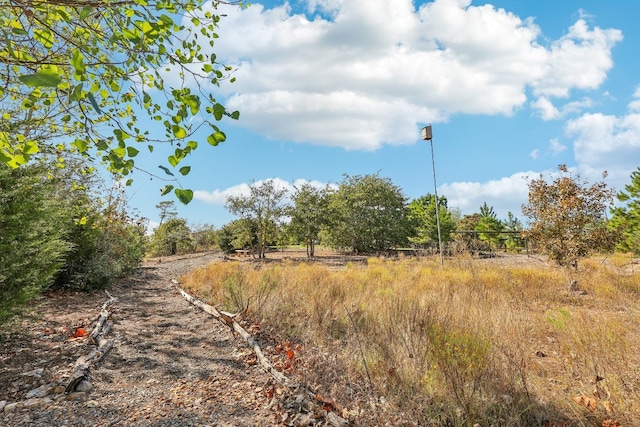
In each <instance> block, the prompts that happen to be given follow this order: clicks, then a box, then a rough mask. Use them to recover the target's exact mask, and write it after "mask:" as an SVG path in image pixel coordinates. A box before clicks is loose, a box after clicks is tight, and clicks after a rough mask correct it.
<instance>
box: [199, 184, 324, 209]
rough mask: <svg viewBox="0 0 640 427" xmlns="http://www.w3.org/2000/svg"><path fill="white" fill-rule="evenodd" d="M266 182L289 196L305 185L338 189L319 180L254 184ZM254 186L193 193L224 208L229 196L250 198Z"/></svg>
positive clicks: (240, 185)
mask: <svg viewBox="0 0 640 427" xmlns="http://www.w3.org/2000/svg"><path fill="white" fill-rule="evenodd" d="M265 181H272V182H273V183H274V187H275V188H276V189H284V190H286V191H287V193H288V194H289V195H291V194H293V193H294V192H295V190H296V188H300V187H301V186H302V185H303V184H309V185H311V186H313V187H316V188H325V187H326V186H327V185H329V187H333V188H335V187H336V186H335V185H332V184H327V183H324V182H320V181H317V180H306V179H296V180H295V181H293V182H289V181H286V180H283V179H281V178H268V179H264V180H260V181H255V182H254V183H252V184H254V185H260V184H262V183H264V182H265ZM252 184H247V183H242V184H238V185H234V186H232V187H229V188H225V189H224V190H220V189H215V190H211V191H207V190H196V191H194V192H193V198H194V199H195V200H200V201H202V202H204V203H207V204H210V205H219V206H224V205H225V204H226V203H227V198H228V197H229V196H235V197H237V196H248V195H249V194H250V189H249V186H250V185H252Z"/></svg>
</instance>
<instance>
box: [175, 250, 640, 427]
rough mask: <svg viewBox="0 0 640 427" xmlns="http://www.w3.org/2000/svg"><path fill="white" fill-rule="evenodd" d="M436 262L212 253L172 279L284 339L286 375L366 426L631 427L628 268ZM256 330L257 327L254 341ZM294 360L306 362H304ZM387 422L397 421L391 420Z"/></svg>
mask: <svg viewBox="0 0 640 427" xmlns="http://www.w3.org/2000/svg"><path fill="white" fill-rule="evenodd" d="M634 266H635V267H637V264H633V260H632V259H631V258H630V257H624V256H622V255H616V256H615V257H613V258H607V259H604V260H603V259H598V258H590V259H586V260H585V261H584V262H582V263H581V267H580V270H579V271H578V272H577V273H572V276H571V277H572V278H574V277H577V278H578V281H579V283H580V288H579V289H578V290H575V289H574V290H570V288H569V285H568V284H569V277H568V275H567V272H566V270H565V269H562V268H556V267H553V266H551V265H549V264H547V263H546V262H544V261H541V260H539V259H537V258H528V261H527V262H526V263H517V264H516V263H504V262H500V260H476V259H471V258H469V257H457V258H452V259H449V260H448V261H447V262H446V263H445V266H444V267H443V268H442V267H441V266H440V264H439V260H438V259H436V258H434V259H431V258H405V259H396V260H389V259H383V258H370V259H368V261H367V262H366V263H355V262H354V263H347V264H346V265H344V266H341V267H335V266H333V267H332V266H328V265H323V264H322V263H294V262H287V261H285V262H283V263H259V264H252V263H249V262H217V263H213V264H211V265H209V266H208V267H207V268H205V269H201V270H197V271H195V272H193V273H192V274H190V275H188V276H185V277H183V278H181V284H182V286H183V287H184V288H185V289H186V290H188V291H190V292H192V293H195V294H197V295H199V296H200V297H201V298H203V299H205V300H207V302H208V303H210V304H213V305H216V306H218V307H220V308H223V309H225V310H229V311H243V312H244V313H245V314H244V319H245V320H246V321H247V322H248V323H251V324H253V325H260V332H257V335H258V338H259V339H260V338H262V339H263V340H264V341H265V342H268V341H269V338H268V337H267V334H266V332H265V331H267V330H269V331H272V332H273V333H277V334H278V336H279V337H280V339H281V340H284V341H285V342H287V343H296V347H295V348H296V349H297V350H298V351H299V352H301V353H304V354H300V357H299V362H297V363H299V364H298V365H295V364H294V366H293V368H292V372H294V373H297V374H298V375H301V376H304V379H305V381H307V383H309V384H311V385H313V386H314V387H317V388H318V389H319V390H323V393H326V394H327V395H331V397H332V398H333V399H335V401H337V402H340V403H341V404H342V405H344V406H345V408H344V409H343V413H344V414H345V415H349V414H352V415H358V416H361V417H362V416H364V417H368V418H369V419H370V420H373V421H371V422H372V423H374V422H376V420H378V421H379V422H380V423H381V424H384V422H392V423H397V425H400V424H401V423H400V421H399V420H400V419H402V420H406V421H412V422H414V423H417V424H418V425H423V426H474V425H480V426H516V427H517V426H523V427H524V426H527V427H530V426H547V427H551V426H616V425H618V426H634V425H640V411H638V408H639V407H640V354H639V353H640V352H638V348H640V329H639V328H638V327H637V325H638V324H639V322H640V310H639V307H640V305H639V303H640V273H639V270H638V269H637V268H636V269H635V271H634V270H633V267H634ZM261 335H262V336H261ZM305 361H306V362H305ZM394 417H397V418H394ZM394 420H396V421H394Z"/></svg>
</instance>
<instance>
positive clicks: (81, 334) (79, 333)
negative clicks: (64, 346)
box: [71, 328, 89, 338]
mask: <svg viewBox="0 0 640 427" xmlns="http://www.w3.org/2000/svg"><path fill="white" fill-rule="evenodd" d="M87 335H89V333H88V332H87V331H86V330H85V329H83V328H78V329H76V331H75V332H74V333H73V335H71V338H82V337H86V336H87Z"/></svg>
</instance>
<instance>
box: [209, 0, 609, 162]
mask: <svg viewBox="0 0 640 427" xmlns="http://www.w3.org/2000/svg"><path fill="white" fill-rule="evenodd" d="M308 7H309V8H308V10H310V11H319V12H320V14H319V15H313V16H312V15H309V16H305V15H303V14H294V13H292V11H291V8H290V7H289V6H288V4H285V5H284V6H280V7H276V8H272V9H265V8H264V6H262V5H260V4H253V5H252V6H251V7H249V8H246V9H238V8H229V9H228V10H227V9H225V10H224V12H225V13H226V14H227V15H228V16H227V17H225V18H223V19H222V20H221V21H220V29H219V31H218V33H219V34H220V38H219V39H217V40H216V43H215V46H214V49H215V52H216V54H217V55H218V58H219V60H221V61H224V62H225V63H226V64H229V65H235V66H236V67H237V70H236V71H235V73H234V76H235V77H236V78H237V82H236V83H234V84H232V85H224V86H223V87H222V90H223V93H224V94H225V96H227V97H228V99H227V102H226V103H227V105H228V106H229V107H230V108H232V109H238V110H240V111H241V112H242V114H241V119H240V121H239V123H238V124H239V125H240V126H244V127H247V128H250V129H252V130H253V131H255V132H258V133H261V134H264V135H268V136H269V137H271V138H273V139H276V140H289V141H294V142H301V143H314V144H322V145H330V146H340V147H344V148H347V149H359V150H375V149H377V148H379V147H380V146H382V145H383V144H391V145H399V144H412V143H415V142H416V141H417V140H418V139H419V138H418V130H419V128H420V126H421V124H424V123H427V122H431V123H437V122H442V121H446V120H447V118H448V117H449V116H450V115H451V114H456V113H466V114H503V115H510V114H513V113H514V112H515V111H516V110H518V109H520V108H522V107H523V106H526V105H527V95H526V94H527V90H528V89H533V92H534V93H535V94H536V96H538V97H539V99H538V100H537V101H535V102H534V103H533V104H532V105H531V106H532V108H533V109H534V110H537V111H538V112H539V113H540V114H541V116H542V117H543V118H545V119H550V118H558V116H559V115H560V116H562V115H563V114H566V113H567V112H569V111H571V109H572V108H574V109H575V108H579V107H581V106H580V105H570V104H567V106H566V107H565V109H562V110H558V109H556V108H555V107H553V105H552V103H551V101H550V98H551V97H566V96H567V95H568V94H569V93H570V92H571V91H572V90H576V89H585V90H591V89H594V88H597V87H598V86H599V85H600V84H601V83H602V81H603V80H604V78H605V77H606V73H607V71H608V70H609V69H610V68H611V66H612V64H613V63H612V60H611V49H612V47H613V46H614V45H615V43H617V42H618V41H619V40H621V38H622V36H621V34H620V32H619V31H618V30H609V29H600V28H598V27H595V28H589V26H588V25H587V23H586V21H585V20H584V19H580V20H578V21H577V22H576V23H575V25H573V26H572V27H571V28H569V29H568V32H567V33H566V35H565V36H563V37H562V38H560V39H559V40H557V41H553V42H551V44H550V46H549V47H545V46H543V45H541V44H540V43H539V40H540V39H542V32H541V29H540V28H539V27H538V26H537V25H536V24H535V23H534V21H533V19H531V18H521V17H519V16H516V15H514V14H513V13H510V12H507V11H505V10H504V9H498V8H495V7H494V6H492V5H481V6H473V5H471V2H470V0H435V1H433V2H429V3H425V4H424V5H423V6H421V7H420V8H419V9H417V10H416V8H415V6H414V3H413V1H411V0H350V1H342V0H312V1H310V2H309V3H308ZM327 16H330V17H331V18H330V19H328V18H327ZM544 100H546V101H544Z"/></svg>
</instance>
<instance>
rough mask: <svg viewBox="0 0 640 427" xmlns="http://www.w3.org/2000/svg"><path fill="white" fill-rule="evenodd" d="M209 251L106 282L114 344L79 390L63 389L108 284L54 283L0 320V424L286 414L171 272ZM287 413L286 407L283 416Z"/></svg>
mask: <svg viewBox="0 0 640 427" xmlns="http://www.w3.org/2000/svg"><path fill="white" fill-rule="evenodd" d="M216 257H217V256H216V255H215V254H207V255H202V256H196V257H188V258H182V259H163V260H162V261H163V262H161V263H158V262H155V263H153V264H151V263H148V264H146V265H144V266H143V267H141V268H140V269H139V270H138V271H137V272H136V274H135V275H134V276H133V277H131V278H129V279H127V280H125V281H123V282H122V283H120V284H118V285H117V286H115V287H113V288H112V289H111V290H110V291H109V292H110V294H111V295H112V296H114V297H116V298H118V302H117V303H116V304H115V305H114V306H113V308H112V316H111V318H112V320H113V321H114V325H113V328H112V330H111V331H110V332H109V335H108V336H107V338H111V339H113V340H114V347H113V348H112V349H111V351H109V352H108V353H107V354H106V355H105V356H104V358H103V359H102V360H101V361H100V362H99V363H98V364H97V365H96V366H93V367H92V368H91V370H90V376H89V378H88V381H87V382H86V383H83V384H82V385H83V387H86V388H87V390H86V391H83V392H73V393H63V392H62V388H63V387H64V386H65V385H66V383H67V382H68V379H69V376H70V374H71V372H72V370H73V367H74V364H75V362H76V360H78V358H79V357H81V356H83V355H86V354H88V353H89V352H90V351H91V350H92V349H93V348H94V347H95V346H93V345H92V344H90V343H89V342H88V340H87V338H86V337H84V338H83V337H77V338H73V335H74V334H75V335H78V329H79V328H83V329H86V330H90V329H91V328H92V327H93V326H94V325H95V321H96V319H97V317H98V314H99V312H100V307H101V306H102V305H103V304H104V302H105V301H106V300H107V299H108V297H107V295H106V294H105V293H104V292H96V293H90V294H86V293H75V292H68V293H63V294H60V293H55V294H51V295H48V296H45V297H43V298H41V299H40V300H39V301H38V304H39V305H37V306H35V305H34V307H33V311H32V313H31V314H29V315H27V316H25V317H23V318H21V319H17V320H15V321H14V322H12V323H11V324H9V325H6V326H5V327H3V329H2V330H0V425H3V426H264V425H277V424H281V423H282V422H283V421H282V420H283V414H282V406H281V402H279V403H278V402H275V403H274V400H275V399H274V396H273V390H274V384H273V380H272V378H271V377H270V376H269V375H268V374H266V373H265V372H263V371H262V370H261V369H260V368H259V367H258V366H257V365H255V364H252V363H247V360H249V354H250V353H251V351H250V350H249V349H248V348H247V346H246V345H245V343H244V342H243V341H242V340H241V339H240V338H238V337H236V336H234V335H233V334H232V333H231V331H230V330H229V328H228V327H226V326H224V325H222V324H220V323H219V322H217V321H216V320H214V319H213V318H212V317H210V316H209V315H207V314H205V313H203V312H201V311H200V310H198V309H196V308H195V307H193V306H192V305H190V304H189V303H188V302H187V301H185V300H184V299H183V298H182V297H180V295H179V294H178V293H177V292H176V291H175V289H174V288H173V287H172V285H171V282H170V280H171V279H172V278H178V277H179V276H180V275H182V274H184V273H186V272H188V271H190V270H192V269H195V268H197V267H200V266H203V265H206V264H207V263H209V262H211V261H214V260H215V258H216ZM284 418H286V416H285V417H284Z"/></svg>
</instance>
